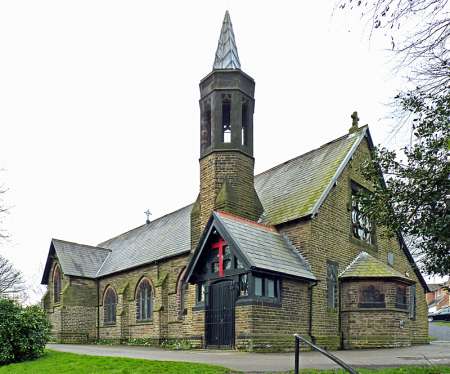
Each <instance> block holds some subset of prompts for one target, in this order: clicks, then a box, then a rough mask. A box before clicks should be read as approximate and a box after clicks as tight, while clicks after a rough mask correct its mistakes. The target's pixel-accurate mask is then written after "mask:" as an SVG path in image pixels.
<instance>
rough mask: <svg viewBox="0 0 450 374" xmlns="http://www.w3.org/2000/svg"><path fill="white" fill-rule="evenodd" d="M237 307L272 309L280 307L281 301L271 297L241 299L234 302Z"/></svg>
mask: <svg viewBox="0 0 450 374" xmlns="http://www.w3.org/2000/svg"><path fill="white" fill-rule="evenodd" d="M239 305H264V306H273V307H281V300H280V299H277V298H271V297H264V296H262V297H258V296H251V297H248V296H246V297H241V298H239V299H237V300H236V306H239Z"/></svg>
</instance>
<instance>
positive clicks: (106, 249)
mask: <svg viewBox="0 0 450 374" xmlns="http://www.w3.org/2000/svg"><path fill="white" fill-rule="evenodd" d="M54 240H55V241H58V242H63V243H69V244H75V245H79V246H81V247H89V248H93V249H101V250H103V251H108V252H111V250H110V249H108V248H104V247H99V246H96V245H90V244H83V243H77V242H71V241H69V240H63V239H57V238H52V241H54Z"/></svg>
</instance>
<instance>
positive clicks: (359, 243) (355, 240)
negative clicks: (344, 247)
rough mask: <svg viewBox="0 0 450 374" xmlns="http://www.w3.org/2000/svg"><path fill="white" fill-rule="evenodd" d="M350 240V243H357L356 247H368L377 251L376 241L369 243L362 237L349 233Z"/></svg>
mask: <svg viewBox="0 0 450 374" xmlns="http://www.w3.org/2000/svg"><path fill="white" fill-rule="evenodd" d="M350 242H351V243H352V244H355V245H357V246H358V247H362V248H364V249H368V250H370V251H373V252H378V247H377V245H376V243H372V244H369V243H367V242H365V241H364V240H362V239H358V238H355V237H354V236H353V234H352V233H350Z"/></svg>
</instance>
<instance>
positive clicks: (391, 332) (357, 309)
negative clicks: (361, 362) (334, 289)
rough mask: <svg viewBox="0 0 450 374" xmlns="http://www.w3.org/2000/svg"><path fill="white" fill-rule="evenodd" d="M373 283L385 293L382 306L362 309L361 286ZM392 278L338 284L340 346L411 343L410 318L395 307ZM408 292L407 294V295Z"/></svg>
mask: <svg viewBox="0 0 450 374" xmlns="http://www.w3.org/2000/svg"><path fill="white" fill-rule="evenodd" d="M372 285H373V286H375V287H377V288H378V289H380V290H381V291H382V293H383V294H384V295H385V307H384V308H361V306H360V305H358V304H359V301H360V295H361V287H367V286H372ZM398 286H399V284H398V283H397V282H395V281H381V280H362V281H357V280H353V281H345V282H343V283H342V285H341V289H342V300H341V318H342V322H341V329H342V339H343V348H345V349H353V348H378V347H402V346H409V345H411V337H412V329H414V323H413V320H411V319H410V318H409V311H408V310H403V309H399V308H398V307H397V306H396V288H397V287H398ZM408 296H409V294H408V293H407V297H408Z"/></svg>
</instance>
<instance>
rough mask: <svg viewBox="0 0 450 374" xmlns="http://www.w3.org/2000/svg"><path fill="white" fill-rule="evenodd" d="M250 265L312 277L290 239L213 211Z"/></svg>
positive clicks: (254, 224) (302, 276)
mask: <svg viewBox="0 0 450 374" xmlns="http://www.w3.org/2000/svg"><path fill="white" fill-rule="evenodd" d="M214 217H215V218H216V219H218V220H219V222H220V223H221V224H222V225H223V226H224V228H225V230H226V232H227V233H228V235H230V236H231V238H232V239H233V242H234V243H235V244H236V246H237V247H238V248H239V250H240V251H241V253H242V254H243V255H244V256H245V257H246V259H247V261H248V262H249V264H250V266H251V267H253V268H256V269H261V270H269V271H274V272H278V273H282V274H288V275H291V276H295V277H301V278H306V279H310V280H315V279H316V278H315V277H314V275H313V274H312V273H311V271H310V268H309V265H308V264H307V262H306V261H305V259H304V258H303V257H302V256H301V255H300V254H299V252H298V251H297V250H296V248H295V247H294V246H293V245H292V244H291V243H290V242H289V240H288V239H287V238H286V237H284V236H282V235H280V234H279V233H278V232H277V230H276V229H274V228H273V227H269V226H265V225H262V224H257V223H255V222H252V221H249V220H246V219H243V218H240V217H237V216H234V215H232V214H229V213H224V212H214Z"/></svg>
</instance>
